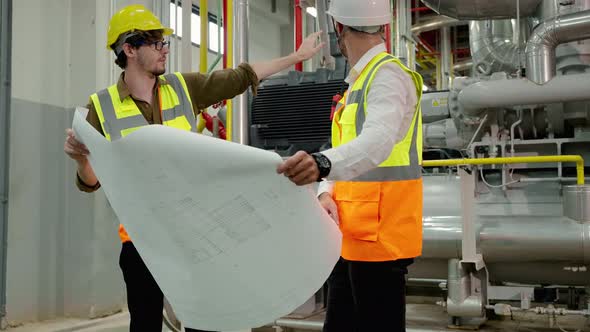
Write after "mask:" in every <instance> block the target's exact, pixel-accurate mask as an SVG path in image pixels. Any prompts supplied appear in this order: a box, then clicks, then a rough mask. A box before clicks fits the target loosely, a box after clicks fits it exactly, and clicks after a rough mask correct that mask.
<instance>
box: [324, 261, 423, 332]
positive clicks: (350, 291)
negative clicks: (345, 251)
mask: <svg viewBox="0 0 590 332" xmlns="http://www.w3.org/2000/svg"><path fill="white" fill-rule="evenodd" d="M413 261H414V260H413V259H400V260H397V261H386V262H357V261H347V260H345V259H343V258H340V260H339V261H338V263H336V266H335V267H334V270H333V271H332V274H331V275H330V277H329V278H328V309H327V312H326V321H325V322H324V329H323V331H324V332H385V331H392V332H405V331H406V291H405V286H406V274H407V273H408V269H407V267H408V266H409V265H410V264H412V263H413Z"/></svg>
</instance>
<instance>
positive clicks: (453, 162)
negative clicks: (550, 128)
mask: <svg viewBox="0 0 590 332" xmlns="http://www.w3.org/2000/svg"><path fill="white" fill-rule="evenodd" d="M559 162H571V163H576V171H577V178H578V185H583V184H584V159H583V158H582V157H581V156H576V155H563V156H536V157H505V158H471V159H443V160H424V161H423V162H422V166H423V167H433V166H458V165H493V164H520V163H559Z"/></svg>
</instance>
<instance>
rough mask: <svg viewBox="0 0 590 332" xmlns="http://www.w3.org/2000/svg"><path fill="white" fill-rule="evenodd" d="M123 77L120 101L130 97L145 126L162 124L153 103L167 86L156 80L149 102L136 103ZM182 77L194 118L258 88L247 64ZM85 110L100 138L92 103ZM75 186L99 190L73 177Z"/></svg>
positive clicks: (254, 91) (155, 102)
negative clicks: (206, 110) (226, 100)
mask: <svg viewBox="0 0 590 332" xmlns="http://www.w3.org/2000/svg"><path fill="white" fill-rule="evenodd" d="M124 75H125V73H124V72H123V73H122V74H121V76H120V77H119V81H118V82H117V90H118V91H119V97H120V98H121V101H123V100H124V99H125V98H127V97H131V98H132V99H133V101H134V102H135V104H136V105H137V107H138V108H139V110H140V111H141V114H143V116H144V117H145V119H146V120H147V122H148V123H149V124H162V118H161V116H160V105H159V103H158V102H157V101H158V99H159V96H158V90H159V89H158V86H160V85H162V84H168V83H166V81H164V80H162V79H158V80H157V82H156V86H154V89H153V91H152V102H151V103H148V102H145V101H143V100H138V99H136V98H135V97H134V96H132V95H131V92H130V91H129V88H128V86H127V84H126V83H125V80H123V77H124ZM182 77H184V80H185V82H186V86H187V88H188V92H189V95H190V99H191V102H192V106H193V111H194V112H195V116H196V115H198V114H199V113H200V112H201V110H203V109H205V108H207V107H209V106H211V105H213V104H215V103H218V102H220V101H222V100H225V99H231V98H233V97H235V96H237V95H239V94H241V93H243V92H244V91H246V89H248V87H249V86H251V87H252V91H253V93H254V94H256V91H257V88H258V76H256V73H255V72H254V70H253V69H252V67H250V65H248V64H247V63H243V64H241V65H239V66H238V68H237V69H223V70H217V71H214V72H212V73H210V74H208V75H204V74H201V73H183V74H182ZM87 108H88V116H87V117H86V120H87V121H88V122H89V123H90V124H91V125H92V126H93V127H94V128H95V129H96V130H97V131H98V132H99V133H101V134H102V135H103V136H104V132H103V130H102V126H101V124H100V120H99V118H98V114H97V113H96V109H95V108H94V104H93V103H92V100H91V101H90V102H89V103H88V105H87ZM91 153H92V152H91ZM76 185H77V186H78V188H79V189H80V190H81V191H85V192H93V191H96V190H97V189H98V188H100V182H99V183H97V184H96V185H94V186H90V185H87V184H85V183H84V182H82V180H81V179H80V177H79V176H78V175H77V174H76Z"/></svg>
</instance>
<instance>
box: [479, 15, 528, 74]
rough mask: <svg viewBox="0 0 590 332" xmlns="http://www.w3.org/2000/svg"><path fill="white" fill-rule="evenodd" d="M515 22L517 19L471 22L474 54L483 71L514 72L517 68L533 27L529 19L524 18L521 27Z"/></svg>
mask: <svg viewBox="0 0 590 332" xmlns="http://www.w3.org/2000/svg"><path fill="white" fill-rule="evenodd" d="M516 24H517V23H516V22H515V20H485V21H472V22H471V23H470V24H469V45H470V48H471V58H472V59H473V63H474V65H475V69H476V70H477V71H478V72H479V73H480V74H484V75H489V74H491V73H495V72H499V71H505V72H508V73H512V72H515V71H516V70H517V69H518V65H519V63H520V57H519V51H520V48H521V47H522V48H524V45H525V43H524V42H525V41H526V34H527V32H528V31H529V30H530V28H529V23H528V21H527V20H521V23H520V27H516ZM518 31H520V32H518ZM517 34H520V36H517Z"/></svg>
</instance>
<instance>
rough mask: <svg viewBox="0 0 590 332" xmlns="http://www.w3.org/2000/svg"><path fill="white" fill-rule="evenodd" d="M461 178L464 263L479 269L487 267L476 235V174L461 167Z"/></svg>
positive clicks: (462, 254)
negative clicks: (478, 249)
mask: <svg viewBox="0 0 590 332" xmlns="http://www.w3.org/2000/svg"><path fill="white" fill-rule="evenodd" d="M459 177H460V178H461V209H462V212H463V213H462V215H461V217H462V219H463V232H462V241H461V257H462V260H461V262H462V263H473V264H475V268H476V270H477V271H479V270H481V269H483V268H484V267H485V263H484V262H483V257H482V256H481V254H478V253H477V239H476V236H475V222H474V219H475V213H474V211H473V209H474V205H475V199H474V193H475V176H474V174H469V173H468V172H467V171H466V170H465V169H463V168H461V167H459Z"/></svg>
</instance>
